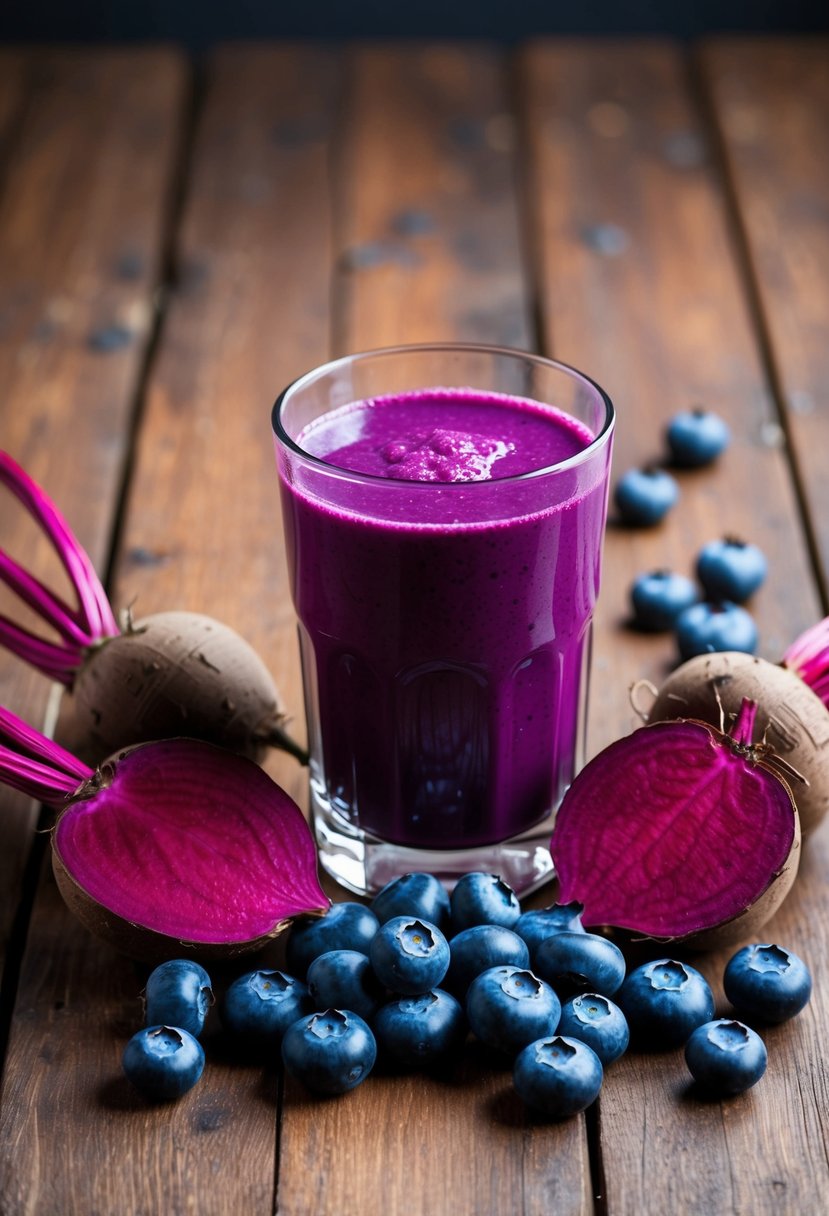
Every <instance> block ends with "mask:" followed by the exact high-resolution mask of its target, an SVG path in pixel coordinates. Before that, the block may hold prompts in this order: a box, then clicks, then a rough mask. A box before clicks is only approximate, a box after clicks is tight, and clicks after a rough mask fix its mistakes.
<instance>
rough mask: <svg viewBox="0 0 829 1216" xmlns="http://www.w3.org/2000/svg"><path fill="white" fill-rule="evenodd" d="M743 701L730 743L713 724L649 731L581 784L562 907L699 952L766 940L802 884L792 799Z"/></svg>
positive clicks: (562, 867) (573, 800) (560, 845)
mask: <svg viewBox="0 0 829 1216" xmlns="http://www.w3.org/2000/svg"><path fill="white" fill-rule="evenodd" d="M755 713H756V706H755V705H754V703H753V702H750V701H746V702H744V704H743V706H742V708H741V711H740V714H739V715H738V718H737V721H736V723H735V725H734V727H733V729H732V732H731V734H729V735H726V734H724V733H723V732H722V731H720V730H718V729H716V728H715V727H713V726H711V725H710V724H708V723H705V722H697V721H690V720H677V721H672V722H661V723H657V724H655V725H653V726H643V727H640V728H639V729H638V730H636V731H634V732H633V733H632V734H631V735H628V736H626V737H625V738H624V739H620V740H618V741H617V742H616V743H612V744H611V745H610V746H609V747H607V748H605V749H604V751H602V752H600V753H599V755H597V756H596V757H594V759H593V760H591V761H590V763H589V764H587V765H586V766H585V768H584V769H582V771H581V773H580V774H579V775H578V776H577V777H576V779H575V780H574V782H573V784H572V785H571V786H570V789H569V790H568V791H567V793H566V794H565V796H564V799H563V800H562V803H561V806H560V808H559V811H558V814H557V817H556V823H555V829H554V831H553V837H552V841H551V846H550V851H551V853H552V857H553V862H554V864H555V868H556V872H557V874H558V878H559V885H560V891H559V895H558V899H559V901H560V902H562V903H567V902H569V901H570V900H578V901H580V902H581V903H582V904H584V912H583V915H582V920H583V922H584V924H585V925H586V926H588V927H591V928H602V929H618V930H624V931H626V932H627V933H630V934H634V935H636V936H640V937H648V938H657V939H660V940H671V941H676V940H680V941H683V942H685V943H686V944H687V945H689V946H693V947H695V948H709V947H714V946H720V945H727V944H730V943H733V942H736V941H738V940H739V939H741V938H742V937H744V936H746V935H747V934H753V933H756V932H757V931H758V930H759V929H760V927H761V926H762V925H763V924H765V923H766V921H767V920H768V919H769V918H770V917H771V916H772V914H773V913H774V912H775V911H776V909H777V908H778V907H779V906H780V904H781V903H782V901H783V899H784V898H785V896H786V895H787V894H788V892H789V890H790V888H791V886H792V883H793V882H794V880H795V877H796V874H797V866H798V861H799V854H800V825H799V821H798V814H797V810H796V807H795V803H794V798H793V797H792V792H791V790H790V788H789V786H788V784H787V782H786V781H785V780H784V778H783V777H782V776H781V774H780V771H779V768H778V767H777V766H776V765H775V760H774V757H773V755H772V753H771V751H770V749H769V748H768V747H767V745H765V744H763V743H758V744H755V743H753V742H752V735H753V728H754V719H755Z"/></svg>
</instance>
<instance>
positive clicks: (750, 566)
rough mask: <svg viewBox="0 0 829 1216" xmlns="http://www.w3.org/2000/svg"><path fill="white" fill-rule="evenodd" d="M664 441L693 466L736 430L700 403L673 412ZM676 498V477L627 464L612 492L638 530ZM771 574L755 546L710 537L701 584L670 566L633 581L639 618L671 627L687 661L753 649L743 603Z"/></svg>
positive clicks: (654, 628) (681, 463) (649, 626)
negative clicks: (630, 467)
mask: <svg viewBox="0 0 829 1216" xmlns="http://www.w3.org/2000/svg"><path fill="white" fill-rule="evenodd" d="M665 439H666V442H667V447H668V451H669V453H670V459H671V462H672V463H673V465H675V466H677V467H679V468H685V469H690V468H700V467H702V466H703V465H707V464H710V463H711V462H712V461H714V460H716V459H717V457H718V456H719V455H720V454H721V453H722V452H723V451H724V450H725V448H726V447H727V445H728V442H729V439H730V435H729V431H728V427H727V426H726V424H725V422H723V420H722V419H721V418H720V417H718V415H716V414H714V413H712V412H711V411H710V410H705V409H703V408H702V407H697V408H696V409H692V410H686V411H683V412H682V413H679V414H677V415H675V417H674V418H672V419H671V421H670V422H669V424H668V426H667V429H666V432H665ZM678 500H679V485H678V483H677V481H676V479H675V478H674V477H673V476H672V475H671V474H670V473H669V472H668V471H667V470H666V469H662V468H659V467H656V466H649V467H647V468H644V469H629V470H628V471H627V472H626V473H625V474H624V475H623V476H622V477H621V478H620V479H619V481H618V483H617V484H616V488H615V490H614V501H615V503H616V508H617V510H618V512H619V516H620V518H621V519H622V521H623V522H624V523H626V524H629V525H631V526H635V527H643V526H652V525H654V524H658V523H660V522H661V521H662V520H663V519H664V518H665V516H666V515H667V513H668V511H669V510H670V509H671V507H673V506H674V504H675V503H676V502H677V501H678ZM767 571H768V563H767V562H766V558H765V556H764V555H763V553H762V552H761V550H760V549H759V548H758V547H757V546H756V545H753V544H749V543H747V542H745V541H742V540H738V539H736V538H734V537H731V536H727V537H725V538H723V539H722V540H714V541H711V542H710V543H709V544H707V545H705V546H704V547H703V548H702V550H701V551H700V553H699V555H698V556H697V560H696V571H695V572H696V578H697V582H696V583H695V582H694V581H693V580H692V579H690V578H688V577H686V576H685V575H684V574H677V573H675V572H673V571H671V570H654V571H651V572H649V573H646V574H642V575H640V576H639V577H638V578H637V579H636V580H635V581H634V583H633V586H632V587H631V589H630V602H631V608H632V610H633V623H634V625H635V626H636V627H637V628H638V629H643V630H646V631H648V632H663V631H667V630H673V631H674V633H675V635H676V640H677V646H678V649H679V654H680V658H681V659H682V660H685V659H691V658H694V656H696V655H699V654H710V653H712V652H719V651H725V650H737V651H741V652H743V653H746V654H753V653H754V651H755V650H756V648H757V627H756V625H755V624H754V620H753V619H752V617H751V614H750V613H749V612H748V611H747V610H746V608H745V607H744V606H743V605H744V604H745V603H746V601H747V600H749V599H750V598H751V596H752V595H753V594H754V592H755V591H757V590H758V588H759V587H760V586H761V585H762V583H763V582H764V580H765V578H766V574H767Z"/></svg>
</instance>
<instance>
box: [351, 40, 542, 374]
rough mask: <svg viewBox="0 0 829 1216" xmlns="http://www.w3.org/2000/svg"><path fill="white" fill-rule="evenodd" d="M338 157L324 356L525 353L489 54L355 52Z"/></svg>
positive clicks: (499, 71)
mask: <svg viewBox="0 0 829 1216" xmlns="http://www.w3.org/2000/svg"><path fill="white" fill-rule="evenodd" d="M348 68H349V71H348V77H347V80H348V88H347V92H346V99H347V109H346V111H345V115H344V119H343V132H342V141H341V145H340V147H339V152H338V157H337V168H338V170H339V172H338V174H337V179H336V191H337V199H338V225H337V241H338V249H337V266H338V270H339V283H338V287H339V291H338V301H339V305H338V310H337V315H336V317H335V326H336V328H335V344H336V348H337V353H344V352H346V351H355V350H360V349H366V348H367V345H371V346H374V347H376V346H394V345H396V344H398V343H407V342H429V341H450V340H453V339H454V340H455V341H464V340H465V341H477V342H494V343H500V344H503V345H508V346H518V347H527V346H529V345H531V344H532V329H531V313H530V300H529V296H528V293H527V290H526V285H525V283H524V280H523V277H522V275H521V273H520V271H521V256H522V255H521V234H520V229H519V223H518V199H517V196H516V191H515V176H516V163H517V162H516V153H517V149H516V146H515V116H514V114H513V112H512V110H511V108H510V98H509V94H508V91H507V88H506V74H505V69H504V63H503V60H502V58H501V57H500V56H499V55H498V54H497V53H496V52H495V51H494V50H491V49H486V48H481V49H470V48H469V47H452V46H451V45H446V46H429V47H426V48H415V49H402V48H400V47H396V46H394V45H385V44H381V45H380V46H378V47H375V48H372V49H370V50H366V49H360V50H357V51H354V52H353V53H352V55H351V56H350V58H349V63H348Z"/></svg>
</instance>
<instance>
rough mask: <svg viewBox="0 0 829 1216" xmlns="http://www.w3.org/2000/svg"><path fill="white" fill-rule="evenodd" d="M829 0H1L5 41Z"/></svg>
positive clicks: (295, 30) (646, 23)
mask: <svg viewBox="0 0 829 1216" xmlns="http://www.w3.org/2000/svg"><path fill="white" fill-rule="evenodd" d="M827 28H829V3H828V2H827V0H719V2H717V0H697V2H694V0H615V3H614V0H569V2H568V3H564V2H562V0H0V40H2V41H4V42H13V41H18V42H19V41H26V42H30V41H53V42H54V41H84V42H90V41H138V40H145V39H146V40H153V41H158V40H163V41H173V42H178V43H180V44H182V45H183V46H186V47H189V48H191V49H193V50H200V49H203V48H204V47H207V46H209V45H210V44H211V43H213V42H216V41H218V40H220V39H233V38H336V39H341V38H350V37H361V38H365V37H372V36H376V37H436V36H437V37H466V38H469V37H472V38H488V39H496V40H498V41H503V42H513V41H518V40H520V39H522V38H526V37H528V36H530V35H535V34H575V35H591V34H593V35H596V34H654V35H658V34H661V35H671V36H674V37H677V38H682V39H691V38H695V37H699V36H700V35H702V34H707V33H724V32H729V31H734V32H743V33H758V34H760V33H772V32H808V31H817V30H825V29H827Z"/></svg>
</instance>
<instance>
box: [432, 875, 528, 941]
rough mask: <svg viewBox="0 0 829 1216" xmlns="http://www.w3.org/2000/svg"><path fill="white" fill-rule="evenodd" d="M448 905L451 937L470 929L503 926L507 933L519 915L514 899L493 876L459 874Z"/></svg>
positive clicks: (508, 889)
mask: <svg viewBox="0 0 829 1216" xmlns="http://www.w3.org/2000/svg"><path fill="white" fill-rule="evenodd" d="M449 903H450V906H451V909H452V929H453V932H455V933H460V931H461V930H462V929H470V928H471V927H472V925H503V926H504V928H506V929H511V928H512V927H513V925H514V924H515V922H516V921H517V920H518V917H519V916H520V915H521V905H520V904H519V902H518V896H517V895H516V894H515V892H514V891H513V889H512V887H510V886H509V885H508V884H507V883H505V882H504V880H503V878H499V876H498V875H497V874H483V873H481V872H479V871H473V873H471V874H463V875H462V876H461V877H460V878H459V879H458V881H457V882H456V883H455V887H454V889H453V891H452V894H451V896H450V898H449Z"/></svg>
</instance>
